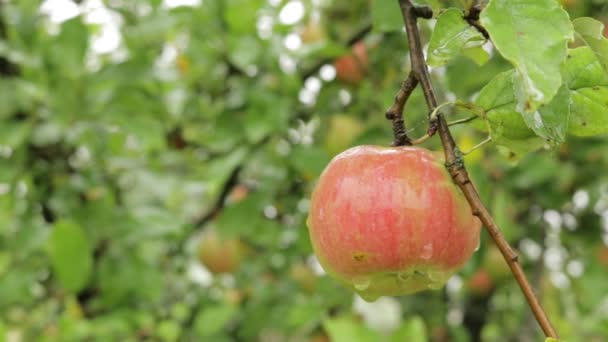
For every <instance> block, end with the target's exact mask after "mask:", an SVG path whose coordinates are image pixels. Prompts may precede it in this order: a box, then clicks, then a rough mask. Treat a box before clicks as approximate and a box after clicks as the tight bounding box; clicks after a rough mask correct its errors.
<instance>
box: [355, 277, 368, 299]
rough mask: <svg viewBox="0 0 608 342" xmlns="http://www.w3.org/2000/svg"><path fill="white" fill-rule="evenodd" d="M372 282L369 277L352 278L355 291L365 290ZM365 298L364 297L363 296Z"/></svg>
mask: <svg viewBox="0 0 608 342" xmlns="http://www.w3.org/2000/svg"><path fill="white" fill-rule="evenodd" d="M371 284H372V279H371V278H369V277H356V278H353V286H354V287H355V290H357V291H365V290H367V289H368V288H369V286H370V285H371ZM363 299H365V298H363Z"/></svg>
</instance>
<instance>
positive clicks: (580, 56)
mask: <svg viewBox="0 0 608 342" xmlns="http://www.w3.org/2000/svg"><path fill="white" fill-rule="evenodd" d="M563 76H564V82H565V84H566V85H567V87H568V89H569V93H570V99H571V104H570V111H571V115H570V122H569V127H568V133H569V134H572V135H577V136H592V135H599V134H606V133H608V73H607V72H606V71H605V70H604V69H603V68H602V65H601V64H600V62H599V61H598V59H597V58H596V55H595V54H594V51H593V50H592V49H591V48H589V47H581V48H577V49H574V50H570V54H569V58H568V60H567V61H566V63H565V65H564V67H563Z"/></svg>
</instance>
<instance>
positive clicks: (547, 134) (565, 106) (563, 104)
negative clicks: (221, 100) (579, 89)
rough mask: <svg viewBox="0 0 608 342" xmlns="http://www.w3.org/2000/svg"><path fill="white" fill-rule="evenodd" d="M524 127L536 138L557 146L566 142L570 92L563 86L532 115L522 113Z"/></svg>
mask: <svg viewBox="0 0 608 342" xmlns="http://www.w3.org/2000/svg"><path fill="white" fill-rule="evenodd" d="M522 116H523V118H524V121H525V122H526V125H528V127H530V128H531V129H532V130H533V131H534V132H535V133H536V134H537V135H538V136H540V137H543V138H545V139H547V140H548V141H549V142H550V143H552V144H554V145H558V144H561V143H563V142H564V141H565V140H566V133H567V131H568V120H569V117H570V91H569V90H568V88H567V87H566V86H565V85H564V86H562V87H560V88H559V91H558V92H557V95H556V96H555V97H554V98H553V100H552V101H551V102H549V103H548V104H547V105H545V106H543V107H541V108H540V109H539V110H538V111H536V112H534V113H522Z"/></svg>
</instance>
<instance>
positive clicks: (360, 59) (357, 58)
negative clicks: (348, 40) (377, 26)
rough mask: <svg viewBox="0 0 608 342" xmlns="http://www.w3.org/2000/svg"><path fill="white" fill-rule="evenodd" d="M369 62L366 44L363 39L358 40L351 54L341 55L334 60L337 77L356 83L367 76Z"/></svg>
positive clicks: (349, 82) (346, 81) (343, 80)
mask: <svg viewBox="0 0 608 342" xmlns="http://www.w3.org/2000/svg"><path fill="white" fill-rule="evenodd" d="M368 64H369V60H368V57H367V48H366V47H365V44H364V43H363V42H361V41H359V42H356V43H355V44H354V45H353V47H352V51H351V53H350V54H348V55H345V56H342V57H339V58H337V59H336V61H335V62H334V66H335V68H336V78H337V79H338V80H339V81H342V82H344V83H348V84H352V85H356V84H358V83H359V82H361V80H362V79H363V77H364V76H365V73H366V72H367V66H368Z"/></svg>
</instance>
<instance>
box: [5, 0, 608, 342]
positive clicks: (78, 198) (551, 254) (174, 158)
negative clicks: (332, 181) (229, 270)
mask: <svg viewBox="0 0 608 342" xmlns="http://www.w3.org/2000/svg"><path fill="white" fill-rule="evenodd" d="M41 3H42V2H41V1H35V0H23V1H22V0H19V1H8V2H7V1H4V2H1V4H0V103H1V105H0V341H4V340H10V341H44V342H59V341H140V340H141V341H144V340H150V341H201V340H202V341H207V340H209V341H310V342H312V341H316V342H319V341H326V340H327V338H330V339H331V340H332V341H353V342H357V341H383V340H386V341H414V342H417V341H442V340H444V341H445V340H448V341H458V342H466V341H472V340H487V341H497V340H526V339H527V340H541V339H542V337H541V335H542V333H541V332H540V330H539V329H538V328H537V327H536V323H535V322H534V321H533V320H532V319H530V317H531V316H530V313H529V309H528V308H527V306H526V304H525V302H524V300H523V298H522V296H521V294H520V292H519V289H518V288H517V286H516V284H515V283H514V282H513V281H505V282H504V283H500V284H497V285H496V286H495V288H493V289H492V291H491V292H490V293H489V294H488V295H487V296H485V297H483V298H479V297H477V296H475V295H474V294H473V292H472V291H471V289H470V288H469V285H468V281H469V279H470V278H471V277H472V275H473V274H474V272H475V271H476V270H478V269H480V268H483V267H485V266H484V260H483V256H484V255H486V253H487V251H488V250H489V246H490V244H491V241H490V240H489V239H487V237H486V239H485V241H483V242H482V245H481V247H480V250H479V252H478V253H476V254H475V256H474V257H473V259H472V260H471V262H470V263H469V264H468V265H467V266H466V267H465V269H464V270H463V271H462V272H460V273H459V274H458V275H457V276H456V277H455V278H454V279H453V280H452V281H451V282H450V285H449V286H448V287H447V288H446V289H443V290H441V291H433V292H423V293H420V294H419V295H416V296H408V297H400V298H390V299H387V300H388V303H390V305H389V308H387V307H386V305H387V304H386V302H383V301H380V302H378V303H373V304H365V306H360V305H359V304H358V300H355V295H354V294H353V293H351V292H350V291H348V290H345V289H344V288H342V287H341V286H340V285H339V284H337V283H336V282H334V281H332V280H330V279H329V278H327V277H326V276H325V275H324V274H323V273H322V272H320V271H319V269H318V265H317V264H316V263H315V262H314V258H312V255H311V253H312V251H311V246H310V242H309V240H308V234H307V231H306V223H305V221H306V216H307V212H308V206H309V201H308V198H309V196H310V193H311V191H312V190H313V189H314V184H315V183H314V182H315V179H316V178H317V177H318V175H319V174H320V173H321V172H322V170H323V168H324V167H325V165H326V164H327V163H328V161H329V160H330V158H331V157H332V156H333V155H334V154H335V153H337V152H339V151H338V150H341V149H346V148H348V147H350V146H353V145H356V144H380V145H388V144H390V142H391V140H392V129H391V125H390V123H389V122H388V121H387V120H386V119H385V117H384V112H385V111H386V109H387V108H388V107H389V106H390V105H391V103H392V101H393V99H394V95H395V93H396V91H397V89H398V87H399V85H400V84H401V82H402V81H403V78H404V77H405V75H406V74H407V73H408V71H409V65H408V62H409V60H408V57H407V54H408V51H407V44H406V35H405V32H403V22H402V20H403V19H402V17H401V13H400V11H399V6H398V4H397V2H396V1H384V0H374V1H371V2H369V1H354V2H353V1H347V0H335V1H312V0H303V1H301V2H297V4H296V2H289V1H266V0H229V1H212V0H204V1H202V2H201V3H200V4H198V5H196V6H180V7H170V6H167V5H165V3H168V2H166V1H160V0H141V1H105V2H103V3H104V6H103V7H102V8H100V9H91V8H88V7H87V6H88V5H86V3H87V2H82V4H80V5H79V6H80V7H78V6H77V5H75V4H73V5H74V6H75V7H74V6H73V8H80V10H79V12H78V13H80V14H78V13H75V16H73V17H71V18H68V19H62V20H58V19H56V18H55V15H56V14H57V13H59V14H61V15H62V16H64V15H66V13H69V11H68V10H66V9H65V8H59V9H58V8H55V9H54V13H55V15H53V16H49V15H47V14H46V12H47V10H48V9H43V10H42V9H40V5H41ZM57 3H59V2H57ZM62 3H70V4H72V2H71V1H63V2H62ZM74 3H76V2H74ZM417 3H418V4H419V5H428V6H431V7H432V8H433V9H434V19H432V20H426V19H419V20H418V22H419V25H420V28H421V33H422V43H423V45H425V44H427V43H428V50H427V52H428V62H429V64H431V66H432V67H433V68H431V76H432V78H433V85H434V88H435V91H436V92H437V95H438V99H439V102H440V103H448V102H450V103H458V104H459V105H457V106H452V107H453V108H454V109H453V110H452V112H451V113H447V112H446V116H447V119H448V121H451V120H453V119H460V118H464V117H467V116H469V115H471V113H470V112H472V113H473V114H476V115H477V116H478V118H477V119H475V120H473V121H471V122H469V123H467V124H463V125H458V126H454V127H452V129H453V133H454V137H455V139H456V141H457V143H458V144H459V147H460V148H461V150H467V149H468V148H470V147H472V146H473V145H475V144H476V143H477V142H480V141H482V140H484V139H485V138H486V137H487V135H488V134H489V136H490V137H491V138H492V144H491V145H485V146H484V147H482V148H480V149H478V150H477V151H475V153H474V154H471V155H468V156H466V157H465V162H466V164H467V168H468V170H469V172H470V174H471V175H472V177H473V180H474V183H475V186H476V187H477V188H478V189H479V191H480V193H481V196H482V199H483V201H484V203H485V204H486V206H487V207H488V208H491V210H492V213H493V215H494V217H495V219H496V221H497V222H498V223H499V225H500V226H501V228H502V229H503V232H504V234H505V236H506V237H507V239H508V240H509V241H510V242H511V243H512V244H513V245H514V246H516V247H519V249H520V250H521V252H522V253H521V255H522V257H521V258H520V260H521V261H522V264H523V266H524V267H525V271H526V273H527V274H529V275H530V279H531V280H532V282H533V283H534V285H535V286H536V288H537V289H538V292H539V293H540V294H541V296H540V300H541V302H542V303H543V305H544V306H545V307H546V308H547V310H548V313H549V316H550V317H551V319H552V321H553V322H554V324H555V325H556V328H557V330H558V331H559V332H560V335H561V336H563V338H565V339H566V340H569V341H603V340H606V339H608V330H607V329H606V327H608V319H607V318H606V317H605V315H602V314H601V313H602V312H603V311H602V310H603V304H602V303H605V301H606V293H608V283H607V282H606V281H605V275H606V270H607V267H608V249H607V247H606V239H607V237H606V236H608V235H606V234H607V231H606V215H607V214H606V210H608V192H607V191H608V176H607V174H606V172H605V170H606V169H607V168H608V155H607V154H606V144H607V143H608V140H607V134H608V115H607V114H606V113H608V102H607V101H608V100H607V99H608V71H607V70H608V68H607V59H606V46H607V45H606V44H607V43H606V38H605V37H602V36H601V34H602V33H601V32H602V29H603V26H602V25H603V24H602V23H605V22H606V18H608V5H606V4H605V2H603V1H594V0H588V1H585V0H576V1H570V0H569V1H562V3H563V4H564V6H565V9H566V10H567V11H568V13H566V12H565V11H564V10H562V9H561V7H560V6H558V3H557V1H553V0H535V1H519V0H492V1H490V2H489V3H488V4H487V6H486V7H485V9H483V10H482V12H481V20H480V21H479V24H480V25H481V26H482V27H484V28H485V29H486V30H487V31H488V32H489V35H490V38H491V39H490V40H489V41H485V40H484V39H483V38H482V37H483V35H482V33H481V32H480V31H479V30H478V29H476V28H473V27H472V26H471V25H470V23H469V21H467V20H465V19H464V18H465V16H467V15H468V13H469V7H470V5H471V4H472V1H468V0H466V1H465V0H462V1H457V0H425V1H417ZM298 4H301V5H302V6H303V13H302V16H301V18H297V16H295V19H293V18H294V17H291V18H292V19H290V16H289V15H287V14H289V13H286V12H284V10H285V9H286V8H287V9H289V8H288V7H290V6H294V5H295V7H298V6H299V5H298ZM293 8H294V7H292V10H293ZM294 12H297V8H296V10H295V11H294ZM295 14H297V13H295ZM291 15H293V13H291ZM585 16H593V17H594V18H595V19H592V18H589V17H585ZM100 18H101V19H100ZM103 18H108V19H107V20H105V19H103ZM286 18H287V19H286ZM572 19H574V20H572ZM290 20H291V21H290ZM571 20H572V24H571ZM370 22H371V23H372V27H373V30H372V31H371V32H367V30H364V29H365V28H367V27H369V24H370ZM307 25H316V26H317V28H319V31H320V32H322V33H323V35H322V38H321V39H319V40H317V41H314V42H305V43H303V42H301V41H300V39H299V38H298V37H299V35H300V34H301V33H302V30H303V28H304V27H305V26H307ZM572 28H573V30H572ZM358 32H364V33H365V34H363V35H361V36H360V37H359V38H360V40H361V42H362V43H363V44H364V46H365V47H366V52H367V55H368V57H369V58H368V59H369V63H368V65H367V67H366V71H365V76H364V79H363V81H362V82H360V83H359V84H357V85H352V84H344V83H341V82H340V81H337V80H335V78H334V77H333V75H332V68H331V65H332V63H333V62H332V61H333V59H335V58H336V57H339V56H341V55H343V54H345V53H348V52H349V51H350V50H351V48H350V46H348V45H347V44H346V42H348V41H349V40H350V38H351V37H352V36H353V35H354V34H356V33H358ZM573 37H574V38H575V39H573V40H572V39H571V38H573ZM481 44H483V45H484V46H483V49H482V48H481ZM478 64H479V65H478ZM305 75H306V76H305ZM526 104H528V106H526ZM444 108H449V106H446V107H444ZM463 108H467V110H465V109H463ZM464 111H467V113H463V112H464ZM405 113H406V114H405V121H406V125H407V129H408V133H409V134H410V136H411V137H412V138H416V137H419V136H422V135H423V134H425V132H426V128H427V127H426V126H427V119H426V117H427V115H428V109H427V108H426V103H425V100H424V98H423V96H422V92H421V91H420V89H417V90H416V91H414V93H413V94H412V96H411V98H410V99H409V100H408V103H407V105H406V108H405ZM345 117H347V118H348V119H347V120H345V119H344V118H345ZM425 146H426V147H429V148H431V149H440V144H439V142H438V139H437V138H436V137H434V138H432V139H430V140H429V141H428V142H427V143H425ZM497 151H498V152H506V153H505V154H502V153H496V152H497ZM505 155H506V157H505ZM513 161H518V163H517V164H513V163H512V162H513ZM208 229H215V230H216V231H217V232H218V235H220V236H221V237H223V238H238V239H239V240H241V242H242V243H243V244H245V245H246V246H247V257H246V258H244V260H243V261H242V264H241V265H240V267H239V268H238V271H235V272H234V273H233V274H220V275H214V274H211V273H209V272H208V270H207V269H206V268H204V267H203V266H202V265H201V263H200V262H199V260H198V252H199V245H200V239H201V238H203V237H204V234H202V233H204V232H205V231H206V230H208ZM538 253H541V254H538ZM220 260H221V256H220ZM295 266H298V267H304V269H305V271H304V272H300V273H299V276H294V272H293V268H294V267H295ZM302 274H304V275H305V276H306V277H309V276H310V277H309V278H304V276H302ZM384 299H386V298H384ZM395 307H396V308H398V310H395V309H394V308H395ZM391 308H392V309H391ZM370 317H371V318H370Z"/></svg>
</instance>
